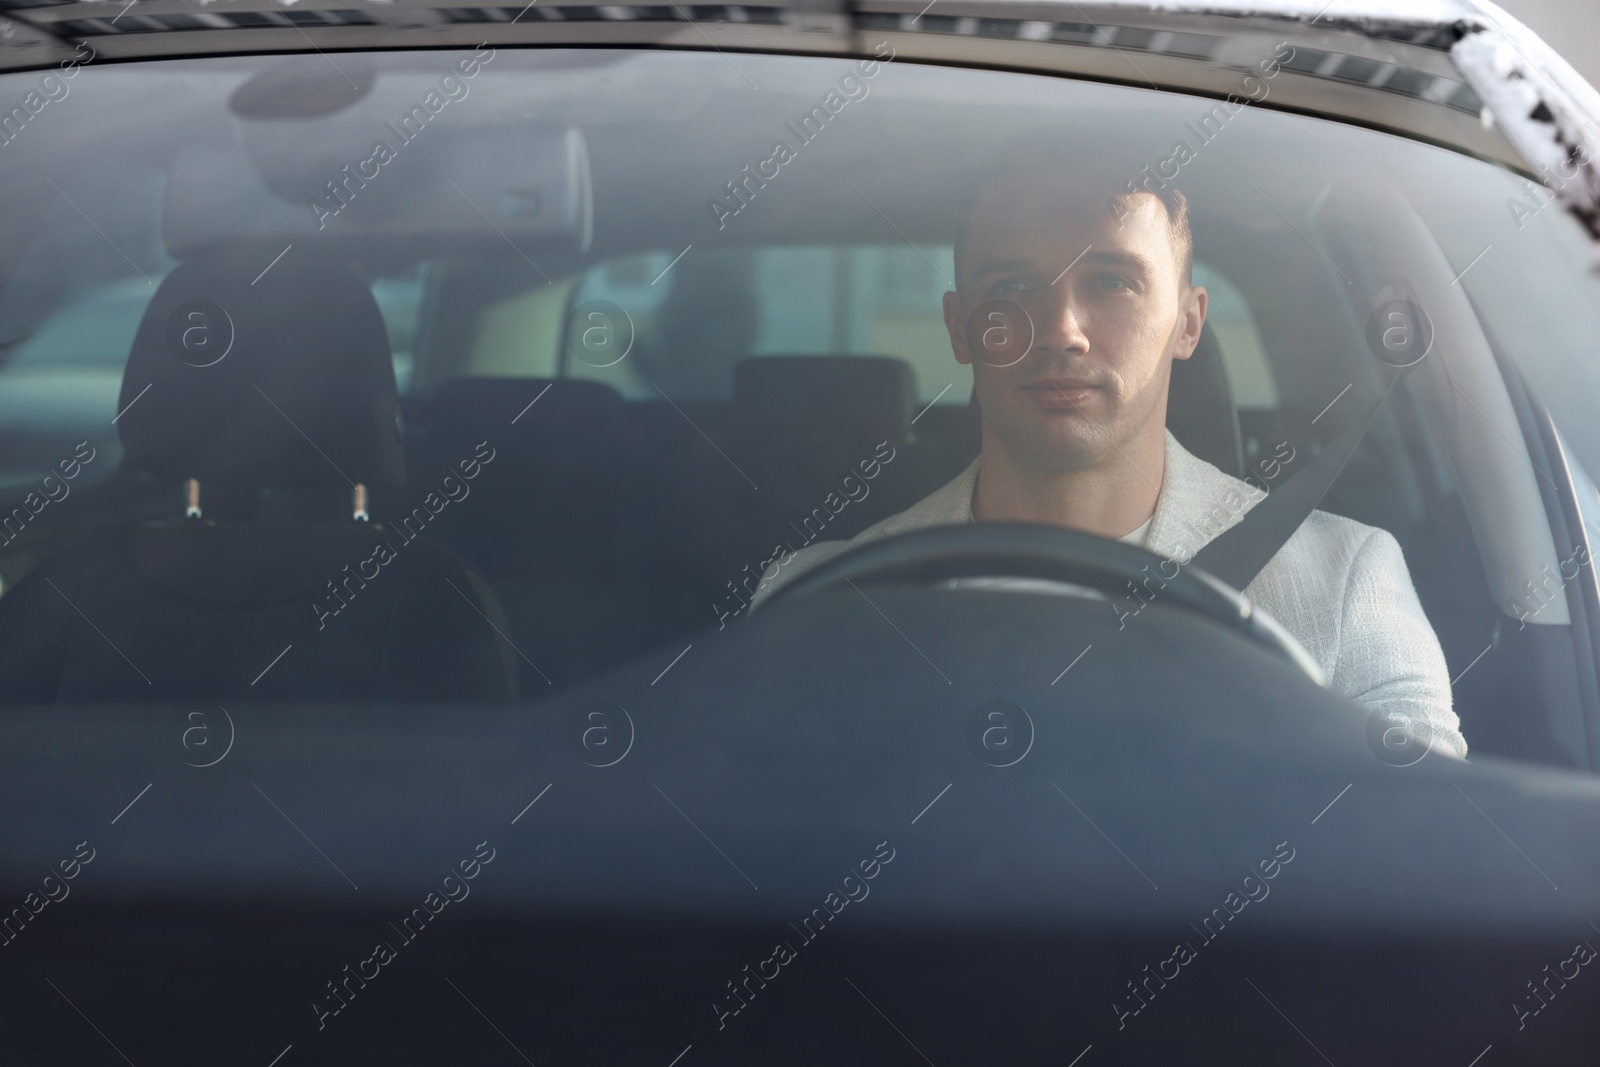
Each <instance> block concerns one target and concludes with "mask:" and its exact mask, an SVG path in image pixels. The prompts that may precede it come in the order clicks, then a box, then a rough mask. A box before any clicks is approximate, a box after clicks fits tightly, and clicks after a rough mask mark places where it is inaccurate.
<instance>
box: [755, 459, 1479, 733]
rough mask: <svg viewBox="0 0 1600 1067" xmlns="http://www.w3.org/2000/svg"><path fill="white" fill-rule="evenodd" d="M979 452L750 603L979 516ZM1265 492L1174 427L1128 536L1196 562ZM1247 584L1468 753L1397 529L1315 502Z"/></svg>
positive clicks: (1321, 660) (1341, 672)
mask: <svg viewBox="0 0 1600 1067" xmlns="http://www.w3.org/2000/svg"><path fill="white" fill-rule="evenodd" d="M981 461H982V458H981V457H980V458H979V459H977V460H974V461H973V462H972V464H971V465H970V466H969V467H967V469H966V470H964V471H962V472H961V474H960V475H959V476H957V477H956V478H955V480H953V481H951V482H950V483H949V484H947V485H945V486H944V487H943V488H941V489H939V490H937V491H936V492H934V493H933V494H932V495H930V496H927V497H924V498H923V499H922V500H920V501H918V502H917V503H915V504H913V505H912V506H911V507H909V508H907V509H906V510H905V511H902V512H900V513H899V514H898V515H891V516H890V517H889V518H887V519H884V520H883V521H882V522H879V523H877V524H876V525H874V526H870V527H868V528H867V529H865V530H863V531H861V532H860V533H859V534H857V535H856V536H855V537H853V538H851V539H850V540H849V541H828V542H824V543H820V544H814V545H809V546H807V547H805V548H802V549H801V550H800V551H799V552H797V553H796V554H795V556H794V558H793V559H791V560H790V561H789V562H788V563H787V564H784V565H783V566H782V567H781V569H780V570H779V572H778V573H777V574H776V575H774V577H773V578H772V580H771V581H768V582H766V583H765V584H764V587H763V588H761V589H759V590H758V591H757V593H756V595H755V597H754V598H753V599H752V602H751V607H752V608H754V607H757V606H759V605H760V604H761V602H762V601H763V600H765V599H766V597H768V596H770V595H771V593H772V590H773V589H775V588H776V587H778V586H780V585H783V584H784V583H786V582H789V581H791V580H793V579H794V577H795V576H796V575H798V574H800V573H801V572H802V571H806V570H809V569H810V568H812V567H815V566H816V565H818V564H819V563H822V562H823V561H824V560H826V559H830V558H831V557H833V556H836V555H838V554H839V553H841V552H843V551H845V550H846V549H849V548H853V547H855V546H856V545H859V544H863V543H865V542H867V541H875V540H878V539H880V538H884V537H889V536H892V535H894V534H899V533H905V532H907V531H909V530H919V529H924V528H926V527H929V526H946V525H960V524H963V523H969V522H972V521H973V515H972V491H973V488H974V487H975V486H976V485H977V479H978V465H979V463H980V462H981ZM1266 496H1267V495H1266V493H1264V492H1262V491H1261V490H1260V489H1257V488H1256V487H1254V486H1252V485H1249V484H1248V483H1246V482H1242V481H1240V480H1239V479H1238V478H1234V477H1232V476H1230V475H1228V474H1225V473H1224V472H1223V471H1221V470H1219V469H1218V468H1216V467H1214V466H1212V465H1211V464H1209V463H1207V462H1205V461H1204V460H1202V459H1199V458H1198V457H1196V456H1194V455H1192V454H1191V453H1190V452H1189V451H1188V450H1187V449H1185V448H1184V447H1183V446H1182V445H1180V444H1179V443H1178V439H1177V438H1175V437H1173V436H1172V434H1171V432H1170V431H1169V432H1168V433H1167V438H1166V471H1165V476H1164V477H1163V479H1162V483H1161V492H1160V494H1159V495H1158V497H1157V499H1156V510H1155V513H1154V514H1153V515H1151V517H1150V520H1149V522H1147V523H1146V524H1145V525H1144V526H1141V527H1140V528H1139V529H1137V530H1134V531H1133V532H1132V533H1129V534H1127V535H1125V536H1123V537H1121V538H1119V539H1118V540H1121V541H1125V542H1128V543H1130V544H1140V543H1142V544H1143V546H1144V547H1145V548H1147V549H1148V550H1150V551H1151V552H1154V553H1155V554H1157V555H1159V556H1165V557H1166V558H1167V559H1169V560H1172V561H1174V562H1176V563H1178V564H1186V563H1188V561H1189V560H1190V559H1192V558H1193V557H1194V555H1195V553H1197V552H1199V551H1200V549H1201V548H1202V547H1204V546H1205V545H1206V544H1209V543H1210V542H1211V541H1212V540H1214V539H1215V538H1216V537H1218V536H1219V535H1220V534H1221V533H1222V532H1223V531H1224V530H1227V529H1229V528H1230V527H1232V526H1234V525H1235V524H1237V523H1238V522H1239V520H1240V519H1242V518H1244V516H1245V513H1246V512H1248V511H1249V510H1250V509H1251V508H1252V507H1254V506H1255V505H1256V504H1259V503H1260V502H1261V501H1263V500H1265V499H1266ZM966 581H971V579H967V580H964V582H963V584H965V582H966ZM980 581H986V580H982V579H980ZM1244 594H1245V596H1246V597H1247V598H1248V599H1249V600H1250V601H1251V602H1252V604H1253V605H1254V606H1255V607H1256V608H1258V609H1260V610H1263V611H1265V612H1266V613H1267V614H1268V615H1271V616H1272V617H1273V618H1274V619H1276V620H1277V621H1278V622H1279V623H1281V624H1282V625H1283V627H1284V629H1286V630H1288V631H1289V633H1290V634H1292V635H1294V637H1295V638H1296V639H1297V640H1299V642H1300V643H1301V644H1302V645H1304V646H1305V648H1306V651H1308V652H1309V653H1310V654H1311V657H1312V658H1313V659H1314V660H1316V662H1317V665H1318V666H1319V667H1321V668H1322V672H1323V674H1324V675H1326V676H1327V678H1328V682H1329V684H1330V685H1331V686H1332V688H1333V689H1335V690H1337V691H1338V692H1340V693H1343V694H1344V695H1345V696H1347V697H1350V698H1351V699H1353V700H1356V701H1359V702H1360V703H1361V704H1362V705H1364V706H1366V707H1371V708H1381V709H1384V710H1385V711H1386V712H1387V713H1388V716H1389V717H1390V719H1391V720H1392V721H1393V722H1395V723H1396V724H1403V725H1405V726H1407V727H1409V728H1410V729H1411V731H1412V732H1414V733H1416V734H1417V736H1419V737H1423V738H1430V737H1431V739H1432V747H1433V748H1436V749H1438V750H1439V751H1441V752H1443V753H1445V754H1447V755H1455V756H1465V755H1466V753H1467V742H1466V739H1465V738H1463V737H1462V736H1461V720H1460V719H1459V718H1457V716H1456V713H1455V712H1454V711H1453V710H1452V708H1451V703H1452V702H1451V694H1450V672H1449V668H1448V667H1447V666H1446V665H1445V659H1444V652H1443V650H1442V649H1441V648H1440V647H1439V639H1438V637H1437V636H1435V634H1434V632H1433V627H1432V626H1431V625H1429V623H1428V618H1427V616H1426V615H1425V614H1424V613H1423V610H1422V604H1421V602H1420V601H1419V600H1418V599H1417V593H1416V590H1415V589H1414V588H1413V587H1412V584H1411V573H1410V571H1409V570H1407V569H1406V561H1405V557H1404V556H1403V555H1402V554H1401V551H1400V544H1399V542H1398V541H1396V540H1395V539H1394V537H1393V536H1392V535H1391V534H1389V533H1388V532H1387V531H1385V530H1380V529H1377V528H1376V527H1372V526H1366V525H1364V524H1362V523H1359V522H1356V521H1355V520H1354V519H1347V518H1343V517H1341V516H1338V515H1332V514H1329V513H1328V512H1325V511H1313V512H1312V513H1311V515H1310V516H1309V517H1308V518H1307V519H1306V521H1305V522H1303V523H1301V524H1300V528H1299V529H1298V530H1296V531H1295V532H1294V534H1293V536H1291V537H1290V538H1289V540H1288V542H1286V543H1285V544H1284V546H1283V548H1281V549H1280V550H1279V551H1278V554H1277V555H1276V556H1274V557H1272V559H1271V561H1269V562H1268V563H1267V565H1266V566H1265V567H1263V568H1262V569H1261V573H1260V574H1258V575H1256V577H1255V579H1254V580H1253V581H1252V582H1251V583H1250V584H1249V585H1248V586H1247V587H1246V588H1245V590H1244Z"/></svg>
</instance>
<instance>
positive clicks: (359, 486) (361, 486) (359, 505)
mask: <svg viewBox="0 0 1600 1067" xmlns="http://www.w3.org/2000/svg"><path fill="white" fill-rule="evenodd" d="M351 518H353V519H354V520H355V521H356V522H368V521H370V520H369V517H368V515H367V487H366V484H365V483H363V482H357V483H356V489H355V514H354V515H352V516H351Z"/></svg>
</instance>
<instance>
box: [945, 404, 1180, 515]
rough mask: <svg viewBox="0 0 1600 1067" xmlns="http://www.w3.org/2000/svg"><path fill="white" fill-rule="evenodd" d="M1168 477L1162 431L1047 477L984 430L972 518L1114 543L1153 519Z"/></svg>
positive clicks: (1163, 431)
mask: <svg viewBox="0 0 1600 1067" xmlns="http://www.w3.org/2000/svg"><path fill="white" fill-rule="evenodd" d="M1165 472H1166V433H1165V430H1164V429H1163V430H1162V431H1161V432H1160V433H1158V434H1141V435H1140V437H1139V439H1137V440H1135V441H1131V442H1128V443H1127V444H1126V445H1123V446H1121V447H1120V448H1118V449H1113V450H1112V452H1111V455H1110V457H1109V458H1108V459H1106V460H1105V461H1103V462H1101V463H1098V464H1094V465H1091V466H1088V467H1082V468H1079V469H1077V470H1071V471H1043V470H1039V469H1038V468H1036V467H1032V466H1030V465H1027V464H1022V463H1018V462H1016V460H1015V458H1014V457H1013V456H1012V455H1011V453H1010V451H1009V450H1007V449H1006V447H1005V445H1004V444H1002V443H1001V442H1000V441H999V440H998V439H997V438H996V437H995V436H994V435H993V434H991V433H990V432H989V430H988V427H985V428H984V434H983V464H982V466H981V467H980V469H979V474H978V487H977V490H976V491H975V492H974V493H973V500H972V514H973V518H974V519H976V520H977V521H979V522H1030V523H1043V524H1046V525H1050V526H1065V527H1067V528H1069V529H1073V530H1082V531H1083V532H1084V533H1089V534H1094V535H1096V536H1099V537H1107V538H1113V539H1114V538H1118V537H1123V536H1125V535H1127V534H1128V533H1130V532H1132V531H1133V530H1136V529H1138V528H1139V527H1140V526H1141V525H1143V524H1144V522H1145V521H1146V520H1148V519H1149V518H1150V516H1151V515H1152V514H1153V513H1154V511H1155V509H1156V500H1157V498H1158V497H1159V496H1160V495H1161V480H1162V478H1163V477H1164V475H1165Z"/></svg>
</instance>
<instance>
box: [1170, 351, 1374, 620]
mask: <svg viewBox="0 0 1600 1067" xmlns="http://www.w3.org/2000/svg"><path fill="white" fill-rule="evenodd" d="M1404 376H1405V375H1404V371H1401V373H1398V374H1396V375H1395V376H1394V378H1393V379H1392V380H1391V381H1390V382H1389V384H1388V386H1387V387H1386V388H1385V389H1384V391H1383V395H1382V396H1380V397H1379V398H1378V399H1377V401H1376V402H1375V403H1373V405H1372V406H1371V407H1369V408H1368V409H1367V410H1366V411H1364V412H1362V413H1361V415H1360V416H1359V417H1358V418H1356V420H1355V421H1354V422H1352V423H1351V424H1350V425H1349V426H1348V427H1346V428H1345V430H1344V432H1343V433H1341V434H1340V435H1339V436H1338V437H1336V438H1335V439H1334V440H1333V442H1332V443H1331V444H1330V445H1328V447H1327V448H1325V449H1323V451H1322V453H1321V454H1320V455H1318V456H1317V457H1316V458H1314V459H1312V460H1311V462H1310V463H1309V464H1307V465H1306V466H1305V467H1304V468H1302V469H1301V471H1300V472H1299V473H1298V474H1296V475H1294V476H1293V477H1292V478H1290V479H1289V480H1288V481H1286V482H1284V483H1283V484H1282V485H1281V486H1279V487H1278V488H1277V489H1274V490H1270V491H1269V492H1268V494H1267V499H1265V500H1263V501H1262V502H1261V503H1259V504H1257V505H1256V506H1255V507H1253V508H1251V509H1250V510H1249V511H1248V512H1246V513H1245V516H1244V518H1242V519H1240V520H1239V522H1238V523H1236V524H1235V525H1234V526H1232V527H1230V528H1229V529H1227V530H1224V531H1223V532H1222V533H1221V534H1220V535H1219V536H1218V537H1217V538H1216V539H1214V540H1213V541H1211V542H1210V543H1209V544H1207V545H1206V546H1205V547H1203V548H1201V549H1200V551H1199V552H1196V553H1195V555H1194V558H1193V559H1192V560H1191V561H1190V562H1192V563H1194V564H1196V565H1198V566H1199V567H1200V569H1201V570H1204V571H1206V572H1207V573H1209V574H1212V575H1214V576H1216V577H1217V578H1219V579H1221V580H1222V581H1224V582H1226V583H1227V584H1228V585H1230V586H1232V587H1233V588H1235V589H1241V590H1242V589H1244V587H1245V586H1247V585H1249V584H1250V583H1251V582H1252V581H1254V580H1255V577H1256V575H1258V574H1260V573H1261V570H1262V568H1264V567H1265V566H1266V565H1267V564H1268V563H1270V562H1271V561H1272V557H1273V556H1276V555H1277V554H1278V550H1279V549H1281V548H1283V546H1284V545H1285V544H1287V543H1288V541H1289V538H1291V537H1293V536H1294V532H1295V531H1296V530H1298V529H1299V528H1300V524H1301V523H1303V522H1305V521H1306V519H1308V518H1310V516H1311V513H1312V512H1313V511H1315V510H1316V507H1317V505H1318V504H1320V503H1322V498H1323V497H1325V496H1327V495H1328V490H1329V489H1331V488H1333V483H1334V482H1336V481H1337V480H1338V479H1339V475H1340V474H1341V473H1343V471H1344V468H1345V465H1346V464H1347V463H1349V462H1350V457H1351V456H1353V455H1355V453H1356V449H1357V448H1358V447H1360V445H1361V442H1362V440H1363V439H1364V438H1365V437H1366V435H1367V430H1368V429H1369V428H1370V427H1371V426H1372V423H1373V420H1374V419H1376V418H1377V417H1378V412H1379V411H1380V410H1382V408H1383V405H1384V402H1385V401H1387V400H1388V399H1389V394H1390V393H1391V392H1393V391H1394V387H1395V384H1396V383H1397V382H1399V381H1400V379H1401V378H1402V377H1404Z"/></svg>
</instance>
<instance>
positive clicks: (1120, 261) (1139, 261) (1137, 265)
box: [1083, 249, 1153, 274]
mask: <svg viewBox="0 0 1600 1067" xmlns="http://www.w3.org/2000/svg"><path fill="white" fill-rule="evenodd" d="M1083 258H1084V259H1085V260H1088V261H1090V262H1094V263H1100V264H1103V265H1105V266H1110V267H1128V268H1130V269H1133V270H1138V271H1143V272H1144V273H1146V274H1148V273H1150V272H1151V270H1152V269H1153V268H1152V266H1151V264H1150V261H1149V260H1148V259H1146V258H1145V257H1144V256H1141V255H1139V254H1138V253H1137V252H1117V251H1113V250H1111V249H1105V250H1100V251H1094V252H1090V253H1089V254H1088V255H1086V256H1084V257H1083Z"/></svg>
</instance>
